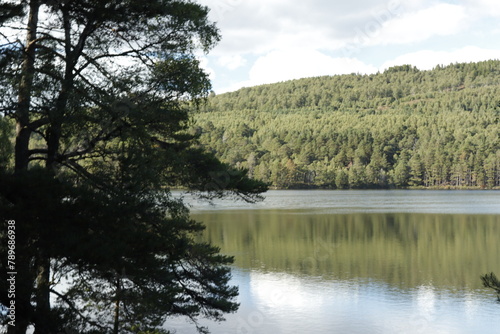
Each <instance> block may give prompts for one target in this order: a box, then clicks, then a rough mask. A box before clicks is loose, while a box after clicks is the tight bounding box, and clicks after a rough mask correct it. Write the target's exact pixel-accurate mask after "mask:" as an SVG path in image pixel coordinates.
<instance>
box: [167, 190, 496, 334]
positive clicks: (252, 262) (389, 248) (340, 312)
mask: <svg viewBox="0 0 500 334" xmlns="http://www.w3.org/2000/svg"><path fill="white" fill-rule="evenodd" d="M265 196H266V199H265V200H264V201H263V202H260V203H257V204H253V205H252V204H247V203H243V202H234V201H230V200H223V201H222V200H221V201H216V202H215V203H214V205H209V204H207V203H202V202H197V201H193V200H192V199H191V200H190V202H191V203H192V204H193V207H192V215H193V217H194V218H195V219H197V220H200V221H203V222H204V223H205V224H206V226H207V229H206V231H205V233H204V235H203V239H204V240H208V241H210V242H211V243H212V244H214V245H217V246H219V247H221V249H222V252H223V253H224V254H228V255H234V256H235V263H234V266H233V269H232V272H233V280H232V283H233V284H234V285H238V286H239V291H240V295H239V297H238V302H239V303H241V306H240V309H239V311H238V312H237V313H235V314H229V315H227V316H226V319H227V320H226V321H225V322H222V323H213V322H208V321H205V322H203V321H202V324H203V325H205V326H207V327H208V328H209V330H210V331H211V332H212V333H228V334H229V333H231V334H232V333H234V334H243V333H244V334H249V333H259V334H260V333H262V334H266V333H272V334H279V333H363V334H364V333H453V334H457V333H500V303H499V302H497V301H496V296H495V294H494V293H493V292H492V291H490V290H487V289H484V288H483V287H482V284H481V280H480V278H479V276H480V275H482V274H485V273H488V272H491V271H493V272H496V273H497V274H498V275H499V276H500V258H499V255H500V242H499V241H500V192H495V191H402V190H392V191H367V190H364V191H316V190H314V191H269V192H268V193H266V195H265ZM168 328H169V329H175V330H176V331H177V333H180V334H183V333H193V332H195V329H194V327H193V326H192V325H191V324H189V323H187V322H185V321H184V320H180V319H172V321H170V322H169V323H168Z"/></svg>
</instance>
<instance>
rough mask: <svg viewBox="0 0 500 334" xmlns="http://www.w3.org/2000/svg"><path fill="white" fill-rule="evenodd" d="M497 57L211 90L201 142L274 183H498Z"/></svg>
mask: <svg viewBox="0 0 500 334" xmlns="http://www.w3.org/2000/svg"><path fill="white" fill-rule="evenodd" d="M499 114H500V61H493V60H492V61H485V62H479V63H468V64H454V65H450V66H446V67H444V66H438V67H436V68H435V69H433V70H430V71H420V70H418V69H417V68H415V67H412V66H409V65H404V66H398V67H393V68H390V69H388V70H386V71H385V72H383V73H377V74H372V75H359V74H351V75H339V76H324V77H315V78H307V79H300V80H293V81H287V82H281V83H276V84H271V85H262V86H257V87H251V88H243V89H240V90H238V91H236V92H232V93H226V94H221V95H217V96H211V97H210V98H209V101H208V103H207V106H206V107H205V109H204V111H203V112H201V113H199V114H197V115H196V116H195V119H196V123H195V126H194V128H193V131H195V132H197V133H198V134H200V145H202V146H203V147H205V148H207V149H208V150H212V151H214V152H215V153H216V155H217V156H218V157H219V158H220V159H222V160H223V161H225V162H228V163H230V164H232V165H234V166H237V167H241V168H246V169H248V170H249V172H250V175H251V176H253V177H255V178H257V179H260V180H263V181H266V182H269V183H271V184H272V185H273V186H274V187H277V188H309V187H322V188H334V189H335V188H338V189H347V188H388V187H397V188H403V187H453V188H462V187H464V188H465V187H466V188H475V187H477V188H496V187H500V125H499Z"/></svg>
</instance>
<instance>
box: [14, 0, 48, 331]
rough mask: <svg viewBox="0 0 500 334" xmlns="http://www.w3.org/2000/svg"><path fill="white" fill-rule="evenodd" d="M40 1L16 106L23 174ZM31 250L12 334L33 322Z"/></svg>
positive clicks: (33, 6) (22, 257)
mask: <svg viewBox="0 0 500 334" xmlns="http://www.w3.org/2000/svg"><path fill="white" fill-rule="evenodd" d="M39 10H40V2H39V1H38V0H32V1H30V3H29V16H28V22H27V34H26V46H25V49H24V53H23V62H22V67H21V78H20V82H19V95H18V106H17V109H16V141H15V151H14V153H15V155H14V161H15V165H14V170H15V173H16V174H20V173H22V172H25V171H27V170H28V165H29V143H30V136H31V129H30V105H31V95H32V89H33V79H34V73H35V59H36V39H37V26H38V13H39ZM27 223H28V222H21V221H20V222H18V224H19V226H18V231H19V235H18V240H19V241H22V240H24V239H26V237H27V235H26V234H27V233H29V231H27V230H26V229H25V228H23V227H24V226H22V225H25V224H27ZM29 253H30V252H29V251H28V250H26V249H23V247H19V248H18V254H17V255H18V259H19V260H18V265H17V268H16V269H17V276H16V285H17V287H18V291H17V293H16V300H15V301H16V311H17V314H16V315H17V317H16V326H15V327H14V326H8V329H7V333H9V334H14V333H15V334H25V333H26V331H27V328H28V326H29V325H30V323H31V322H32V306H31V294H32V292H33V288H32V286H33V282H32V276H31V272H30V265H29V262H30V257H29Z"/></svg>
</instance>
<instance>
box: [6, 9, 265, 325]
mask: <svg viewBox="0 0 500 334" xmlns="http://www.w3.org/2000/svg"><path fill="white" fill-rule="evenodd" d="M4 9H5V10H6V11H7V12H5V13H6V14H5V16H3V15H4V14H3V13H4ZM0 10H1V12H0V20H1V21H3V20H4V18H5V20H6V19H7V18H8V19H12V20H18V22H14V24H18V25H19V27H22V26H23V24H26V25H27V26H26V30H25V31H24V32H23V34H22V36H21V37H19V36H16V32H17V30H16V31H13V32H11V33H12V34H13V35H10V32H9V33H6V34H3V33H2V34H0V39H1V41H0V44H2V45H10V47H4V48H1V49H0V95H2V100H0V110H2V118H0V145H1V146H0V163H1V165H0V224H1V231H7V226H6V224H7V220H15V224H16V242H17V244H16V247H17V248H16V261H17V262H16V263H17V267H16V270H17V272H18V279H17V281H16V284H17V285H16V288H17V290H16V328H10V329H9V331H12V330H15V332H16V333H22V334H25V333H26V330H27V328H28V326H29V325H33V326H34V328H35V332H36V333H43V334H45V333H65V332H75V333H86V334H91V333H104V334H106V333H113V334H118V333H160V332H165V331H164V330H163V329H162V326H163V324H164V323H165V321H166V320H167V319H168V318H169V317H172V316H179V315H180V316H185V317H188V318H189V319H190V320H191V321H192V322H193V323H194V324H195V325H196V327H197V329H198V330H199V331H200V332H206V331H207V330H206V329H205V328H202V327H200V326H199V325H198V319H199V318H200V317H205V318H209V319H213V320H216V321H221V320H223V314H224V313H228V312H234V311H235V310H236V309H237V308H238V304H237V303H236V302H235V297H236V296H237V288H236V287H233V286H230V285H229V279H230V269H229V267H228V265H230V264H231V263H232V261H233V259H232V258H231V257H227V256H223V255H221V254H219V249H218V248H217V247H213V246H211V245H209V244H206V243H203V242H198V241H196V235H198V234H199V233H200V232H201V231H202V230H203V228H204V226H203V225H202V224H201V223H199V222H196V221H194V220H192V219H190V216H189V211H188V209H187V208H186V207H185V205H184V204H183V203H182V201H180V200H178V199H175V198H172V196H171V195H170V191H169V189H170V187H173V186H176V187H178V186H182V187H185V188H187V189H190V190H192V191H193V192H196V193H200V192H203V193H202V195H203V196H204V197H208V198H213V197H220V196H225V195H228V194H230V195H232V196H237V197H239V198H242V199H244V200H246V201H255V200H258V199H259V198H260V195H259V194H260V193H261V192H262V191H264V190H265V189H266V185H265V184H264V183H262V182H259V181H255V180H251V179H249V178H248V176H247V171H246V170H243V169H236V168H233V167H230V166H229V165H228V164H225V163H222V162H220V161H219V160H217V158H215V157H214V156H213V154H211V153H210V152H206V151H204V150H203V149H200V148H199V147H198V144H197V135H196V133H191V132H190V131H189V125H190V124H191V122H192V121H191V118H192V113H193V112H195V111H197V110H198V109H199V107H200V105H201V103H202V102H203V101H204V99H205V98H206V96H207V95H208V93H209V91H210V82H209V80H208V76H207V75H206V73H204V71H203V70H202V69H201V68H200V64H199V62H198V61H197V60H196V56H195V54H196V52H198V50H199V49H202V50H203V51H207V50H209V49H210V48H211V47H213V45H214V44H215V43H216V42H217V41H218V40H219V38H220V36H219V34H218V30H217V28H216V27H215V25H214V24H213V23H212V22H209V21H208V19H207V15H208V9H207V8H206V7H203V6H200V5H198V4H196V3H194V2H191V1H187V0H186V1H185V0H157V1H148V2H147V5H145V3H144V1H137V0H130V1H125V2H123V1H62V2H61V1H38V0H30V1H23V2H21V4H20V5H19V6H13V7H9V6H7V7H4V5H2V6H0ZM21 14H22V15H21ZM16 15H21V17H16ZM42 15H45V17H47V20H48V21H47V22H39V21H38V18H39V17H42ZM0 23H1V22H0ZM20 30H21V29H20ZM26 32H27V33H26ZM25 36H26V41H25V44H23V43H22V42H20V39H21V38H25ZM3 117H5V119H4V118H3ZM14 128H16V130H17V131H16V133H15V135H14V131H13V130H14ZM10 136H15V137H14V138H12V137H10ZM11 139H13V140H11ZM6 167H7V168H6ZM0 237H1V239H2V240H1V241H2V243H1V245H2V246H0V255H1V256H0V258H1V261H2V262H1V269H2V270H1V275H3V276H2V282H1V283H0V287H1V288H2V291H6V290H7V289H6V284H7V283H6V282H7V281H6V277H5V275H6V273H7V272H8V270H6V266H7V263H6V262H5V260H6V259H7V249H6V247H5V246H6V245H7V242H6V240H5V238H6V235H5V234H4V233H2V234H0ZM51 297H52V298H51ZM8 302H9V300H8V299H7V296H5V295H4V294H2V295H1V297H0V303H2V304H4V305H8Z"/></svg>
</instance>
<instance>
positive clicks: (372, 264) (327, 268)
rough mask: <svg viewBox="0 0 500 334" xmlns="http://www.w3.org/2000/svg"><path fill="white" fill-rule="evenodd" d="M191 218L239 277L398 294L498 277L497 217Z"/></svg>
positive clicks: (255, 214) (248, 214)
mask: <svg viewBox="0 0 500 334" xmlns="http://www.w3.org/2000/svg"><path fill="white" fill-rule="evenodd" d="M194 218H195V219H198V220H201V221H203V222H205V223H206V224H207V230H206V232H205V237H206V239H207V241H210V242H211V243H213V244H215V245H218V246H220V247H221V248H222V251H223V252H224V253H226V254H230V255H235V256H236V260H235V263H236V265H237V266H239V267H241V268H246V269H262V270H265V271H276V272H289V273H300V274H306V275H314V276H322V277H324V278H326V279H327V278H336V279H350V278H373V279H378V280H383V281H386V282H388V283H391V284H394V285H396V286H400V287H403V288H413V287H416V286H419V285H421V284H429V283H430V284H433V285H435V286H438V287H439V286H440V287H456V288H460V287H468V288H479V287H480V286H481V281H480V279H479V275H480V274H483V273H485V272H488V271H492V270H493V271H495V270H496V271H497V272H498V271H499V270H500V268H499V267H500V261H499V260H498V254H500V252H499V251H500V243H499V242H498V236H499V235H500V216H499V215H444V214H408V213H402V214H340V215H333V214H314V213H313V212H312V213H311V212H310V211H303V212H296V211H295V212H293V213H292V212H289V211H282V210H261V211H258V210H252V211H246V210H240V211H225V212H209V213H199V214H196V215H194Z"/></svg>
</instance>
